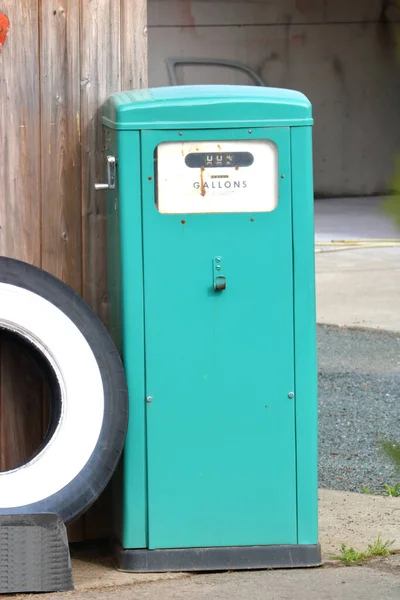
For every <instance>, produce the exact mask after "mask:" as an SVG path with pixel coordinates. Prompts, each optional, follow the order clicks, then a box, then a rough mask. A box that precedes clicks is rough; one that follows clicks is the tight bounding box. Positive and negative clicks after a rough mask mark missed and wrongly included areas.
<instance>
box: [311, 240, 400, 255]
mask: <svg viewBox="0 0 400 600" xmlns="http://www.w3.org/2000/svg"><path fill="white" fill-rule="evenodd" d="M315 246H316V250H315V251H316V252H317V253H325V252H345V251H346V250H360V249H364V248H397V247H400V238H391V239H389V238H387V239H384V238H374V239H372V238H371V239H358V240H331V241H326V242H315ZM318 248H321V249H318ZM323 248H330V249H329V250H328V249H326V250H323Z"/></svg>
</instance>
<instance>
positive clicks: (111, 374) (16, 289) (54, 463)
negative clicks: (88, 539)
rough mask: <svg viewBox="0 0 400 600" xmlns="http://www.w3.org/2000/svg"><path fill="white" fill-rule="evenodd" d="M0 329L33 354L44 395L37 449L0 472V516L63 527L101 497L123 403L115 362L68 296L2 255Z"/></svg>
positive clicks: (113, 461)
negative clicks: (49, 517)
mask: <svg viewBox="0 0 400 600" xmlns="http://www.w3.org/2000/svg"><path fill="white" fill-rule="evenodd" d="M0 328H1V329H2V330H6V331H8V332H12V334H13V335H16V336H17V337H19V338H20V339H21V341H22V342H23V343H24V344H28V345H30V347H31V348H32V352H34V353H35V354H36V355H39V357H40V360H41V361H42V363H43V365H44V367H45V369H44V370H45V372H46V373H47V374H48V378H49V381H50V380H51V385H50V387H51V389H52V399H51V402H52V406H51V409H52V410H51V419H50V425H49V429H48V433H47V435H46V437H45V440H44V442H43V444H42V446H41V447H40V448H39V450H38V451H37V453H36V454H35V455H34V456H33V457H32V458H31V459H30V460H29V461H28V462H27V463H26V464H24V465H20V466H18V467H17V468H15V469H13V470H11V471H6V472H2V473H0V515H1V514H16V513H43V512H46V513H57V514H59V515H60V516H61V518H62V519H63V520H64V522H66V523H68V522H70V521H72V520H73V519H75V518H76V517H78V516H79V515H80V514H82V513H83V512H84V511H85V510H86V509H87V508H88V507H89V506H90V505H91V504H92V503H93V502H94V501H95V500H96V498H97V497H98V496H99V494H100V493H101V492H102V491H103V489H104V488H105V486H106V485H107V483H108V482H109V480H110V478H111V476H112V474H113V472H114V470H115V468H116V465H117V463H118V460H119V458H120V455H121V453H122V449H123V444H124V440H125V434H126V428H127V420H128V399H127V389H126V382H125V376H124V370H123V366H122V363H121V360H120V357H119V355H118V352H117V349H116V348H115V346H114V344H113V342H112V340H111V338H110V336H109V334H108V332H107V330H106V329H105V327H104V326H103V324H102V323H101V321H100V320H99V318H98V317H97V316H96V315H95V313H94V312H93V311H92V310H91V309H90V307H89V306H88V305H87V304H86V303H85V302H84V301H83V300H82V298H80V296H78V295H77V294H76V293H75V292H74V291H73V290H71V289H70V288H69V287H68V286H66V285H65V284H63V283H62V282H61V281H59V280H58V279H56V278H55V277H53V276H51V275H50V274H48V273H46V272H45V271H43V270H41V269H38V268H36V267H33V266H31V265H28V264H26V263H23V262H20V261H16V260H12V259H9V258H3V257H0Z"/></svg>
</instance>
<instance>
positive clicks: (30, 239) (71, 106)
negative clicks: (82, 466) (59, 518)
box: [0, 0, 147, 540]
mask: <svg viewBox="0 0 400 600" xmlns="http://www.w3.org/2000/svg"><path fill="white" fill-rule="evenodd" d="M146 9H147V2H146V0H45V1H43V0H0V12H3V13H5V14H6V15H7V16H8V18H9V21H10V26H9V33H8V36H7V39H6V41H5V43H4V46H3V48H2V49H1V48H0V254H1V255H3V256H11V257H13V258H18V259H21V260H25V261H27V262H29V263H32V264H35V265H37V266H41V267H42V268H43V269H45V270H47V271H49V272H51V273H53V274H54V275H56V276H57V277H59V278H60V279H62V280H63V281H65V282H66V283H68V284H69V285H70V286H71V287H73V288H74V289H75V290H76V291H77V292H78V293H80V294H81V295H83V297H84V298H85V299H86V300H87V301H88V302H89V303H90V304H91V306H92V307H93V308H94V309H95V310H96V311H97V313H98V314H99V315H100V316H101V318H102V319H103V320H106V315H107V290H106V260H105V256H106V255H105V252H106V249H105V198H104V194H103V193H99V192H96V193H95V192H94V189H93V184H94V182H95V181H102V180H103V158H102V155H101V150H102V145H103V140H102V127H101V120H100V118H99V114H100V112H99V109H100V107H101V104H102V102H103V101H104V100H105V98H106V97H107V96H108V95H109V94H110V93H112V92H114V91H118V90H120V89H132V88H137V87H144V86H145V85H146V83H147V27H146V13H147V10H146ZM42 388H43V385H42V382H41V380H40V377H39V375H38V373H37V369H36V368H35V365H34V362H33V360H32V358H31V357H30V356H29V355H28V354H27V353H26V352H24V351H22V350H21V349H20V348H18V347H17V346H16V345H15V343H14V342H13V341H12V340H10V339H9V337H8V336H7V335H5V334H1V337H0V470H2V471H4V470H7V469H8V468H10V467H12V466H13V465H15V464H16V463H18V462H19V461H23V460H24V459H25V458H27V457H28V456H29V455H30V454H31V453H32V451H33V450H34V449H35V447H37V445H38V444H39V442H40V439H41V437H42V436H43V434H44V431H45V429H44V427H45V408H44V404H43V402H42V397H43V389H42ZM41 406H43V408H41ZM108 512H109V505H108V501H107V496H105V498H102V499H100V500H99V502H98V503H97V505H95V506H94V507H93V509H91V511H89V513H88V514H87V516H86V517H85V518H84V519H81V520H80V521H78V522H77V524H75V525H74V527H73V529H71V530H70V536H71V539H75V540H78V539H83V538H85V537H86V538H88V537H91V538H94V537H101V536H102V535H104V534H106V533H108V523H109V522H108V521H107V516H108Z"/></svg>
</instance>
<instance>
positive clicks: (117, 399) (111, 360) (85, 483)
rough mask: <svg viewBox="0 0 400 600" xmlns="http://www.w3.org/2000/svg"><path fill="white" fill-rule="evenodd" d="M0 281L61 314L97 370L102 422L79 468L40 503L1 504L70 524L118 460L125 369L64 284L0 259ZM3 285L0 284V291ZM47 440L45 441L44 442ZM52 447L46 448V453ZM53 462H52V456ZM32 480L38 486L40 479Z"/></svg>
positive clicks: (2, 509) (3, 510)
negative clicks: (57, 517)
mask: <svg viewBox="0 0 400 600" xmlns="http://www.w3.org/2000/svg"><path fill="white" fill-rule="evenodd" d="M0 284H8V285H9V286H13V293H14V291H15V293H16V294H18V293H20V294H21V295H23V294H24V293H23V292H18V291H17V290H14V287H15V288H22V289H23V290H27V291H28V292H33V294H36V295H37V296H40V297H42V298H44V299H45V300H47V301H48V302H50V303H51V304H53V305H54V306H55V307H56V308H57V309H59V311H61V312H62V313H64V315H66V317H67V318H68V319H69V320H70V321H72V323H73V324H74V325H75V326H76V327H77V328H78V330H79V331H80V332H81V334H82V335H83V337H84V338H85V340H86V342H87V344H88V345H89V347H90V350H91V351H92V353H93V356H94V358H95V360H96V362H97V366H98V369H99V371H100V375H101V381H102V386H103V392H104V405H103V406H104V412H103V413H102V415H103V416H102V424H101V429H99V430H100V435H99V437H98V439H97V443H96V445H95V448H94V451H93V452H92V454H91V456H90V458H89V459H88V461H87V462H86V464H85V465H84V467H83V468H82V470H81V471H80V472H79V473H78V474H77V475H76V476H75V477H74V478H73V479H72V480H71V481H70V482H69V483H67V485H65V487H62V488H61V489H59V490H58V491H56V492H55V493H53V494H52V495H50V496H48V497H45V498H42V499H41V500H40V501H37V502H33V503H29V504H21V506H12V507H7V506H2V505H1V504H0V515H2V514H21V513H30V514H32V513H57V514H59V515H60V516H61V518H62V519H63V521H64V522H65V523H69V522H71V521H73V520H74V519H76V518H77V517H79V516H80V515H81V514H82V513H83V512H85V511H86V510H87V509H88V508H89V506H90V505H91V504H92V503H93V502H94V501H95V500H96V499H97V498H98V496H99V495H100V493H101V492H102V491H103V490H104V488H105V487H106V485H107V483H108V482H109V481H110V479H111V476H112V474H113V473H114V471H115V469H116V466H117V463H118V461H119V459H120V456H121V453H122V450H123V446H124V441H125V436H126V430H127V424H128V393H127V386H126V380H125V373H124V368H123V365H122V362H121V359H120V356H119V354H118V351H117V349H116V347H115V345H114V343H113V341H112V339H111V337H110V335H109V333H108V331H107V330H106V328H105V327H104V325H103V324H102V322H101V321H100V319H99V318H98V317H97V315H96V314H95V313H94V312H93V311H92V309H91V308H90V307H89V306H88V305H87V304H86V303H85V302H84V300H83V299H82V298H81V297H80V296H78V294H76V293H75V292H74V291H73V290H72V289H71V288H69V287H68V286H67V285H65V284H64V283H63V282H61V281H60V280H58V279H57V278H55V277H53V276H52V275H50V274H49V273H47V272H45V271H43V270H41V269H38V268H36V267H34V266H32V265H29V264H26V263H23V262H20V261H17V260H13V259H10V258H5V257H0ZM7 287H8V286H3V290H4V289H6V288H7ZM32 298H33V296H32ZM1 319H2V301H1V289H0V327H2V328H5V329H7V326H4V323H2V322H1ZM11 329H12V328H11ZM77 335H79V334H78V333H77ZM45 360H46V361H47V359H45ZM47 362H48V361H47ZM67 400H68V398H64V401H67ZM102 410H103V408H102ZM56 412H57V411H56ZM99 414H100V413H99ZM99 418H100V417H99ZM96 435H97V434H96ZM50 439H51V436H50ZM49 441H50V440H49V439H48V440H45V442H44V445H46V444H47V443H48V442H49ZM70 442H71V448H72V447H73V445H74V444H76V440H74V439H71V440H70ZM52 447H53V446H52V445H50V446H49V448H48V450H47V453H48V454H50V452H51V451H52ZM52 460H55V457H54V456H53V457H52ZM29 464H30V461H28V463H27V466H28V467H29ZM27 466H25V467H24V468H27ZM12 472H13V471H10V472H8V473H12ZM8 473H7V472H5V473H2V474H1V477H0V478H1V479H2V481H3V484H4V485H6V484H7V479H3V478H7V476H8ZM49 476H50V474H49ZM37 484H38V485H39V486H40V481H38V482H37ZM21 493H23V492H21ZM0 501H1V499H0Z"/></svg>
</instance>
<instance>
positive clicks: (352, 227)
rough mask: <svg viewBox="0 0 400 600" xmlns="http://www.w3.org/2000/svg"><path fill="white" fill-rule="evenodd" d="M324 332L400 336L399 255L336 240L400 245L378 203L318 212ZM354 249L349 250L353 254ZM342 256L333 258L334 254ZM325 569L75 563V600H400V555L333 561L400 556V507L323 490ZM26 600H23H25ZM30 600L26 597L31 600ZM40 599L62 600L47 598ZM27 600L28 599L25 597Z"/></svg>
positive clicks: (101, 560)
mask: <svg viewBox="0 0 400 600" xmlns="http://www.w3.org/2000/svg"><path fill="white" fill-rule="evenodd" d="M315 213H316V241H317V244H320V243H322V244H323V245H318V246H317V255H316V269H317V314H318V322H319V323H328V324H336V325H343V326H358V327H359V326H362V327H371V328H377V329H388V330H392V331H400V310H399V307H400V246H394V247H387V248H382V247H368V248H365V249H351V250H350V249H349V250H345V251H343V250H340V251H337V250H336V248H337V246H335V245H333V246H332V245H331V244H329V242H331V240H343V239H346V240H349V239H351V240H353V239H369V240H373V239H377V238H379V239H382V238H385V239H394V238H399V237H400V233H399V232H398V231H396V229H395V228H394V226H393V224H392V223H391V221H390V220H389V219H388V218H387V217H386V216H385V214H384V213H383V212H382V210H381V201H380V200H379V199H351V200H346V199H343V200H330V201H328V200H321V201H317V202H316V206H315ZM350 246H351V244H349V245H348V246H346V247H347V248H349V247H350ZM332 250H333V251H332ZM319 527H320V533H319V537H320V542H321V546H322V549H323V557H324V560H325V561H327V562H326V563H325V566H324V567H322V568H317V569H296V570H280V571H258V572H232V573H219V574H218V573H216V574H197V575H188V574H179V573H178V574H136V575H134V574H126V573H119V572H117V571H116V570H115V569H114V568H113V566H112V564H111V561H110V559H109V558H108V557H99V556H90V555H86V556H85V555H84V556H80V557H76V558H75V559H74V560H73V570H74V580H75V587H76V591H75V592H68V593H66V594H65V597H66V598H67V597H70V598H71V599H73V600H83V599H85V600H86V599H90V598H95V599H98V600H102V599H107V600H108V599H110V600H112V599H114V598H115V599H119V600H135V599H136V598H138V599H139V598H140V599H146V598H147V599H149V600H158V599H160V600H165V599H168V598H173V599H174V600H179V599H181V598H182V599H185V600H197V599H201V598H210V599H216V600H225V599H226V600H228V599H229V600H242V599H243V598H254V599H258V598H260V600H261V599H262V600H293V599H294V598H296V599H299V600H325V599H326V600H369V599H371V600H372V599H374V600H375V599H376V598H385V600H398V598H400V554H394V555H392V556H390V557H387V558H376V559H373V560H370V561H368V562H366V563H363V564H361V565H359V566H352V567H344V566H340V565H338V563H337V562H335V561H332V560H331V559H332V557H333V556H334V555H336V554H337V553H338V552H339V550H340V546H341V544H342V543H345V544H346V545H347V546H353V547H354V548H356V549H358V550H363V549H366V547H367V546H368V544H370V543H373V542H374V541H375V540H376V539H377V538H378V536H379V535H380V536H381V537H382V539H383V540H384V541H386V540H393V546H392V549H394V550H398V551H400V498H387V497H382V496H370V495H366V494H356V493H352V492H342V491H333V490H326V489H323V490H320V493H319ZM17 597H18V596H17ZM25 597H26V596H25ZM40 597H41V599H43V600H45V599H50V598H55V597H59V596H58V595H57V596H55V595H54V594H44V595H41V596H40ZM21 598H22V597H21Z"/></svg>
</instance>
